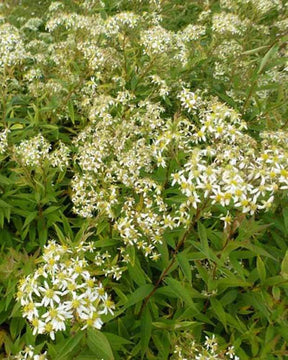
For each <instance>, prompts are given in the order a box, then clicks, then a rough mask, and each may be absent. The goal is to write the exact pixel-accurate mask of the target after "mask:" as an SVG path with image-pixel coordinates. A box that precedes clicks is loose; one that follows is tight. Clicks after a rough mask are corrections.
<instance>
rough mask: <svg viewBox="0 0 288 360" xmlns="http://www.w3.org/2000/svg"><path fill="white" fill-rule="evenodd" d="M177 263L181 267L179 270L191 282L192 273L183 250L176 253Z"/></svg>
mask: <svg viewBox="0 0 288 360" xmlns="http://www.w3.org/2000/svg"><path fill="white" fill-rule="evenodd" d="M176 258H177V261H178V264H179V266H180V268H181V270H182V271H183V274H184V276H185V277H186V279H187V280H188V281H189V282H191V281H192V273H191V266H190V263H189V260H188V258H187V254H186V253H184V252H181V253H179V254H177V256H176Z"/></svg>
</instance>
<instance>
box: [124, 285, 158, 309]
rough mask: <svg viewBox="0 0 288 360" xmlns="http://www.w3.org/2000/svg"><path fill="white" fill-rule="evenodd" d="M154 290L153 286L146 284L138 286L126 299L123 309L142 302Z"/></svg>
mask: <svg viewBox="0 0 288 360" xmlns="http://www.w3.org/2000/svg"><path fill="white" fill-rule="evenodd" d="M153 289H154V286H153V285H151V284H146V285H143V286H140V287H139V288H138V289H136V291H134V293H133V294H131V295H130V296H129V298H128V301H127V303H126V304H125V306H124V307H125V308H126V309H127V308H128V307H130V306H132V305H135V304H137V303H138V302H139V301H141V300H143V299H144V298H145V297H146V296H147V295H148V294H149V293H150V292H151V291H152V290H153Z"/></svg>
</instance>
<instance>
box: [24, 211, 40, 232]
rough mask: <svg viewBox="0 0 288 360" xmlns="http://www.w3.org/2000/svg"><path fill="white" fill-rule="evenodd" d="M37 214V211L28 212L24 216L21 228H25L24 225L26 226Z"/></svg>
mask: <svg viewBox="0 0 288 360" xmlns="http://www.w3.org/2000/svg"><path fill="white" fill-rule="evenodd" d="M37 215H38V211H33V212H32V213H30V214H29V215H28V216H27V217H26V219H25V222H24V225H23V228H22V229H25V227H26V226H28V225H29V224H30V223H31V222H32V221H33V220H34V219H35V218H36V217H37Z"/></svg>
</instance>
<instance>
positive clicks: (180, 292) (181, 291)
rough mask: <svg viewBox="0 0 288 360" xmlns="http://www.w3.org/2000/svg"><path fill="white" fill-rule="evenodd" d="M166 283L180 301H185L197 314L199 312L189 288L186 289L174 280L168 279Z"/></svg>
mask: <svg viewBox="0 0 288 360" xmlns="http://www.w3.org/2000/svg"><path fill="white" fill-rule="evenodd" d="M165 282H166V283H167V285H168V287H169V288H170V289H171V290H172V291H173V292H174V294H175V295H176V296H177V297H178V298H179V299H181V300H183V301H184V302H185V303H186V304H187V305H189V306H191V307H192V308H193V309H194V310H195V311H196V312H198V310H197V309H196V306H195V304H194V302H193V300H192V296H191V294H190V292H189V290H188V289H187V288H185V287H184V286H183V285H182V284H181V283H180V282H179V281H177V280H175V279H172V278H167V279H166V280H165Z"/></svg>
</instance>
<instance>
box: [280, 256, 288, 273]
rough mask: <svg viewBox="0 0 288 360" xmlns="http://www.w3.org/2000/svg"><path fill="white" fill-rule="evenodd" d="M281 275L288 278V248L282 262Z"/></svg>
mask: <svg viewBox="0 0 288 360" xmlns="http://www.w3.org/2000/svg"><path fill="white" fill-rule="evenodd" d="M281 275H282V277H283V278H284V279H285V280H288V250H287V251H286V254H285V256H284V259H283V261H282V263H281Z"/></svg>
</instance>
